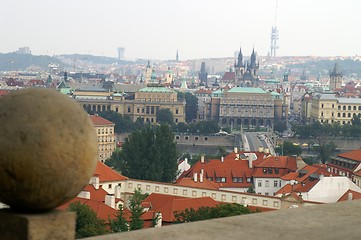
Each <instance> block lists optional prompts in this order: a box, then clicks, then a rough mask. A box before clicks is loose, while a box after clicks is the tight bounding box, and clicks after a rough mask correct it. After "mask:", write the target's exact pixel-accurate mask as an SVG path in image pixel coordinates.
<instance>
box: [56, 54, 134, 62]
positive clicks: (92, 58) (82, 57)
mask: <svg viewBox="0 0 361 240" xmlns="http://www.w3.org/2000/svg"><path fill="white" fill-rule="evenodd" d="M58 57H59V59H62V60H65V59H67V60H72V61H73V60H75V59H76V60H80V61H83V62H88V63H92V64H106V65H110V64H114V63H117V64H120V65H123V64H134V62H129V61H124V60H122V61H120V62H118V59H116V58H111V57H104V56H94V55H89V54H63V55H59V56H58Z"/></svg>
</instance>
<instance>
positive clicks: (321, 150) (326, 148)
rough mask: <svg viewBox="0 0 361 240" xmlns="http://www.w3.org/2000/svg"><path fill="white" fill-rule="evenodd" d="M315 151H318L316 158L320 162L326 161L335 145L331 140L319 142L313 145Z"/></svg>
mask: <svg viewBox="0 0 361 240" xmlns="http://www.w3.org/2000/svg"><path fill="white" fill-rule="evenodd" d="M314 149H315V151H316V152H318V156H317V159H319V160H320V161H321V162H322V163H326V162H327V161H329V160H330V159H331V155H332V154H333V153H334V152H335V150H336V145H335V144H334V143H333V142H328V143H320V144H319V146H317V147H314Z"/></svg>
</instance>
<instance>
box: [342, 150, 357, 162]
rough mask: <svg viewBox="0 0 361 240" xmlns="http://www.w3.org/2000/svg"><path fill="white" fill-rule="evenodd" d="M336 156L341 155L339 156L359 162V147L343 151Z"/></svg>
mask: <svg viewBox="0 0 361 240" xmlns="http://www.w3.org/2000/svg"><path fill="white" fill-rule="evenodd" d="M337 156H338V157H341V158H347V159H350V160H354V161H359V162H361V149H357V150H353V151H349V152H344V153H341V154H338V155H337Z"/></svg>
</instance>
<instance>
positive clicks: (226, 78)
mask: <svg viewBox="0 0 361 240" xmlns="http://www.w3.org/2000/svg"><path fill="white" fill-rule="evenodd" d="M235 79H236V73H235V72H225V73H224V75H223V77H222V79H221V81H234V80H235Z"/></svg>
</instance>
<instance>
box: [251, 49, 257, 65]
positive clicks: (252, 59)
mask: <svg viewBox="0 0 361 240" xmlns="http://www.w3.org/2000/svg"><path fill="white" fill-rule="evenodd" d="M250 65H251V66H252V67H254V66H256V54H255V53H254V47H253V50H252V54H251V64H250Z"/></svg>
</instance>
